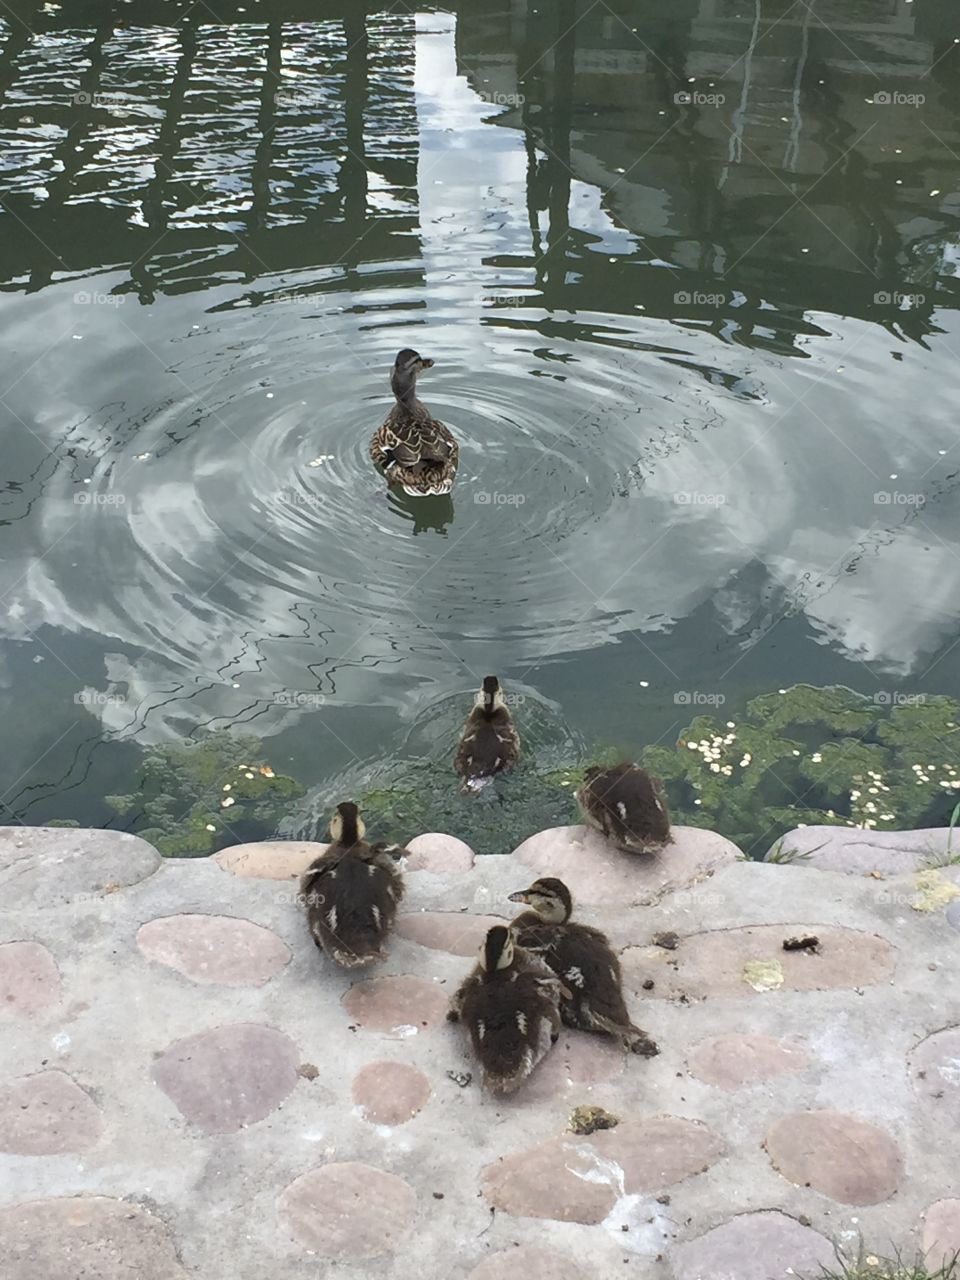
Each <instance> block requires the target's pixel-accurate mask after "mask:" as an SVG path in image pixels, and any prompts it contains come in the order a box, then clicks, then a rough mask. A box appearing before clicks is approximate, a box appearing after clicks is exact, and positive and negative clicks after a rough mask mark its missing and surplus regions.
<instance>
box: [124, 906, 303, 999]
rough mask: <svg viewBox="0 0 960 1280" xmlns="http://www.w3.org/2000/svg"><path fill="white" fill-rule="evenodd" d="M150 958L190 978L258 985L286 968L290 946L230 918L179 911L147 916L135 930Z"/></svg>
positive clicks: (248, 923)
mask: <svg viewBox="0 0 960 1280" xmlns="http://www.w3.org/2000/svg"><path fill="white" fill-rule="evenodd" d="M137 946H138V947H139V948H140V951H141V953H142V954H143V955H144V956H146V958H147V959H148V960H156V961H159V963H160V964H165V965H169V967H170V968H171V969H176V970H177V972H178V973H182V974H183V975H184V976H185V977H187V978H191V979H192V980H193V981H194V982H200V983H219V984H221V985H222V986H226V987H259V986H262V985H263V983H265V982H269V980H270V979H271V978H272V977H273V976H274V975H275V974H277V973H279V972H280V970H281V969H282V968H283V967H284V965H285V964H286V963H287V962H288V961H289V959H290V949H289V948H288V947H287V945H286V944H285V943H284V942H281V941H280V939H279V938H278V937H277V935H276V934H275V933H272V932H271V931H270V930H269V929H264V928H263V927H262V926H260V925H258V924H254V923H253V922H252V921H250V920H238V919H235V918H233V917H232V916H203V915H179V916H164V917H162V918H161V919H159V920H150V921H149V922H148V923H147V924H145V925H143V927H142V928H141V929H140V932H139V933H138V934H137Z"/></svg>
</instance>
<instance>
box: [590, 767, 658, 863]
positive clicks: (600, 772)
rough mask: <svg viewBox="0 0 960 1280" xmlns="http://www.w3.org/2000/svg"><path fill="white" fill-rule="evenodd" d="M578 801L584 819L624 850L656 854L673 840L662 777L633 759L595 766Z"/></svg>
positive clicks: (625, 851)
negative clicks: (650, 771)
mask: <svg viewBox="0 0 960 1280" xmlns="http://www.w3.org/2000/svg"><path fill="white" fill-rule="evenodd" d="M577 801H578V803H579V805H580V809H581V811H582V813H583V816H584V819H585V820H586V821H587V822H588V823H589V824H590V826H591V827H595V828H596V829H597V831H599V832H601V834H602V835H605V836H606V837H607V839H608V840H611V841H612V842H613V843H614V844H615V845H616V846H617V848H618V849H622V850H623V852H624V853H655V852H656V851H657V850H659V849H662V848H663V847H664V845H667V844H669V843H670V840H671V836H670V815H669V813H668V812H667V805H666V801H665V800H664V798H663V790H662V784H661V782H660V780H659V778H651V776H650V774H649V773H647V771H646V769H641V768H640V766H639V765H637V764H633V763H632V762H630V761H624V762H623V763H622V764H615V765H613V766H612V767H610V768H605V767H603V766H602V765H593V766H591V768H589V769H588V770H587V771H586V773H585V774H584V775H583V785H582V786H581V787H580V790H579V791H578V792H577Z"/></svg>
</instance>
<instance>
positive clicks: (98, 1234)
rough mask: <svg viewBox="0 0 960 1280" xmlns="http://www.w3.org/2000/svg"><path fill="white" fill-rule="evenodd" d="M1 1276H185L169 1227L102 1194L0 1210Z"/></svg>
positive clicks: (106, 1279) (158, 1279) (72, 1279)
mask: <svg viewBox="0 0 960 1280" xmlns="http://www.w3.org/2000/svg"><path fill="white" fill-rule="evenodd" d="M0 1257H2V1258H3V1278H4V1280H80V1277H82V1278H83V1280H188V1277H187V1273H186V1271H184V1269H183V1267H181V1265H180V1263H179V1262H178V1261H177V1254H176V1247H175V1243H174V1241H173V1239H172V1237H171V1235H170V1231H169V1228H168V1227H167V1225H166V1224H165V1223H164V1222H162V1221H161V1220H160V1219H159V1218H155V1217H153V1216H152V1215H151V1214H149V1213H146V1212H145V1211H144V1210H143V1209H140V1208H138V1207H137V1206H136V1205H135V1204H129V1203H127V1202H126V1201H122V1200H112V1199H109V1198H107V1197H106V1196H77V1197H74V1198H69V1199H62V1200H61V1199H57V1200H31V1201H27V1202H26V1203H24V1204H16V1205H13V1206H12V1207H11V1208H8V1209H0Z"/></svg>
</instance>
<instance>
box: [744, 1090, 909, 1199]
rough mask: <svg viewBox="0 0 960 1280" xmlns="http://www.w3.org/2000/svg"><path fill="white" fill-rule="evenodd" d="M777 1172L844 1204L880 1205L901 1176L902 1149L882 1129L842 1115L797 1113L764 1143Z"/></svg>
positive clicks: (775, 1127) (780, 1122) (779, 1123)
mask: <svg viewBox="0 0 960 1280" xmlns="http://www.w3.org/2000/svg"><path fill="white" fill-rule="evenodd" d="M764 1145H765V1147H766V1149H767V1153H768V1155H769V1156H770V1159H771V1161H772V1163H773V1167H774V1168H775V1169H776V1170H777V1171H778V1172H779V1173H781V1174H782V1175H783V1176H784V1177H785V1178H786V1179H787V1180H788V1181H790V1182H793V1183H795V1184H796V1185H797V1186H799V1187H812V1188H813V1189H814V1190H815V1191H820V1192H822V1193H823V1194H824V1195H826V1196H830V1198H831V1199H833V1200H839V1201H841V1203H843V1204H879V1203H880V1202H881V1201H883V1200H888V1199H889V1198H890V1197H891V1196H892V1195H893V1193H894V1192H895V1191H896V1189H897V1187H898V1185H899V1183H900V1178H901V1175H902V1173H903V1160H902V1157H901V1155H900V1148H899V1147H898V1146H897V1144H896V1143H895V1142H894V1140H893V1139H892V1138H891V1137H890V1135H889V1134H888V1133H885V1132H884V1130H883V1129H878V1128H877V1127H876V1125H873V1124H869V1123H868V1122H867V1121H866V1120H861V1119H860V1118H859V1117H858V1116H851V1115H847V1114H845V1113H844V1112H841V1111H795V1112H793V1113H792V1114H791V1115H786V1116H783V1118H782V1119H780V1120H778V1121H777V1122H776V1123H775V1124H774V1125H773V1126H772V1128H771V1129H770V1130H769V1132H768V1133H767V1137H766V1141H765V1143H764Z"/></svg>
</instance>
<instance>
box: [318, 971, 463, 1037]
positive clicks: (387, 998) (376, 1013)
mask: <svg viewBox="0 0 960 1280" xmlns="http://www.w3.org/2000/svg"><path fill="white" fill-rule="evenodd" d="M342 1003H343V1007H344V1009H345V1010H346V1013H347V1015H348V1016H349V1017H350V1018H351V1019H352V1020H353V1021H354V1022H357V1023H359V1025H360V1026H361V1027H366V1028H367V1029H368V1030H369V1031H392V1032H394V1033H396V1034H398V1035H415V1034H416V1033H417V1032H418V1031H423V1030H425V1029H426V1028H427V1027H431V1026H434V1025H435V1024H436V1023H438V1022H442V1021H443V1019H444V1018H445V1017H446V1013H447V1008H448V997H447V996H446V995H445V994H444V992H443V989H442V988H441V987H439V986H438V985H437V984H436V983H434V982H427V981H426V980H425V979H423V978H412V977H410V976H409V975H407V974H401V975H400V976H398V977H393V978H370V979H368V980H367V981H366V982H356V983H354V985H353V986H352V987H351V988H350V990H349V991H347V992H345V993H344V996H343V999H342Z"/></svg>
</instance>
